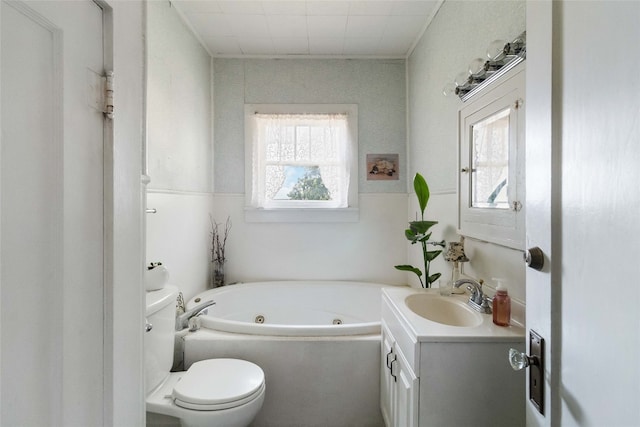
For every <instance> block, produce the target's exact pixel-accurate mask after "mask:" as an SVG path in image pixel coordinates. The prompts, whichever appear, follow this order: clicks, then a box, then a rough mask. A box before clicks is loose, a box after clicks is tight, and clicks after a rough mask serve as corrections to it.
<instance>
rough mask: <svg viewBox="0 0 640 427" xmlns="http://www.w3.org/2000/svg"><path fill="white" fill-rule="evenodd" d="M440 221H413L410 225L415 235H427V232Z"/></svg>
mask: <svg viewBox="0 0 640 427" xmlns="http://www.w3.org/2000/svg"><path fill="white" fill-rule="evenodd" d="M437 223H438V221H411V222H410V223H409V229H410V230H411V231H413V233H414V234H425V233H426V232H427V230H429V229H430V228H431V227H433V226H434V225H436V224H437Z"/></svg>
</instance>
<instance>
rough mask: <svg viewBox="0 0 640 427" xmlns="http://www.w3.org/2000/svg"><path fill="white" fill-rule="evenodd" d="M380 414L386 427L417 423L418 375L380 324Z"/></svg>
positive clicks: (416, 424) (415, 426) (387, 330)
mask: <svg viewBox="0 0 640 427" xmlns="http://www.w3.org/2000/svg"><path fill="white" fill-rule="evenodd" d="M381 366H382V372H381V375H380V382H381V384H380V386H381V398H380V405H381V410H382V416H383V418H384V421H385V423H386V424H387V426H389V427H390V426H398V427H400V426H405V427H417V426H418V411H417V406H418V386H419V383H418V377H417V376H416V374H415V373H414V371H413V369H412V367H411V366H410V365H409V362H407V359H406V357H405V356H404V354H403V353H402V350H401V349H400V347H399V346H398V345H397V343H396V342H395V340H394V337H393V335H392V334H391V332H390V331H389V328H388V327H387V326H386V325H385V324H383V325H382V365H381Z"/></svg>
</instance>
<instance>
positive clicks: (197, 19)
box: [187, 13, 234, 37]
mask: <svg viewBox="0 0 640 427" xmlns="http://www.w3.org/2000/svg"><path fill="white" fill-rule="evenodd" d="M187 19H188V20H189V21H190V22H191V24H192V25H193V27H194V29H195V30H196V31H197V32H198V33H200V34H201V35H202V36H203V37H204V36H219V37H225V36H233V35H234V33H233V29H232V27H231V25H229V21H228V20H227V17H226V15H222V14H217V13H199V14H188V15H187Z"/></svg>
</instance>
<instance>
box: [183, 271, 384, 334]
mask: <svg viewBox="0 0 640 427" xmlns="http://www.w3.org/2000/svg"><path fill="white" fill-rule="evenodd" d="M384 286H385V285H381V284H375V283H364V282H347V281H342V282H339V281H330V282H329V281H327V282H321V281H280V282H254V283H241V284H236V285H227V286H224V287H220V288H216V289H210V290H208V291H205V292H202V293H200V294H198V295H196V296H195V297H194V298H192V299H191V300H190V301H189V302H188V303H187V309H191V308H193V307H195V306H196V305H198V304H199V303H202V302H204V301H208V300H214V301H215V305H212V306H210V307H209V308H208V309H206V311H205V312H204V313H203V314H202V315H200V316H199V320H200V325H201V327H203V328H207V329H213V330H217V331H222V332H232V333H239V334H250V335H263V336H289V337H293V336H307V337H309V336H312V337H322V336H345V335H364V334H378V333H380V307H381V293H380V291H381V289H382V288H383V287H384Z"/></svg>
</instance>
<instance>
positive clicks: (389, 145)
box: [214, 58, 406, 193]
mask: <svg viewBox="0 0 640 427" xmlns="http://www.w3.org/2000/svg"><path fill="white" fill-rule="evenodd" d="M214 92H215V101H214V102H215V108H214V110H215V192H216V193H243V192H244V161H245V159H244V104H314V103H317V104H358V140H359V141H358V142H359V156H358V167H359V169H360V175H359V177H358V187H359V191H360V192H361V193H398V192H400V193H401V192H405V191H406V186H405V176H406V173H405V172H406V162H405V158H406V157H405V153H406V148H405V144H406V124H405V112H406V105H405V104H406V102H405V62H404V61H403V60H343V59H222V58H216V59H215V60H214ZM387 153H397V154H399V155H400V179H399V180H397V181H367V180H366V177H367V175H366V173H364V171H365V169H366V154H387Z"/></svg>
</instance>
